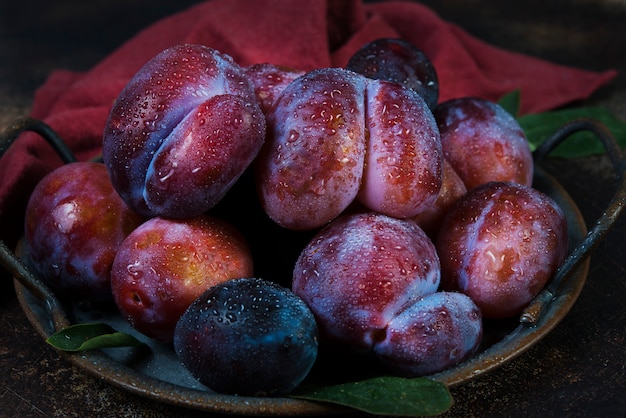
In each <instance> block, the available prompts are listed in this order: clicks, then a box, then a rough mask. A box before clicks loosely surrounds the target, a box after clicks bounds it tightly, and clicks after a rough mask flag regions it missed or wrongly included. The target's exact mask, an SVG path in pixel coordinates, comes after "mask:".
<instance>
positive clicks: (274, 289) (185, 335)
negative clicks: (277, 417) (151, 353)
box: [174, 278, 318, 396]
mask: <svg viewBox="0 0 626 418" xmlns="http://www.w3.org/2000/svg"><path fill="white" fill-rule="evenodd" d="M174 349H175V351H176V354H177V355H178V356H179V358H180V359H181V362H182V363H183V365H184V366H185V367H186V368H187V369H188V370H189V371H190V372H191V374H192V375H193V376H195V377H196V378H197V379H198V380H199V381H200V382H201V383H203V384H204V385H206V386H208V387H210V388H211V389H213V390H215V391H217V392H220V393H227V394H237V395H244V396H246V395H247V396H277V395H284V394H287V393H289V392H291V391H292V390H293V389H295V388H296V387H297V386H298V385H299V384H300V383H301V382H302V380H304V378H305V377H306V376H307V375H308V373H309V371H310V370H311V368H312V367H313V364H314V363H315V360H316V358H317V350H318V330H317V325H316V323H315V317H314V316H313V314H312V312H311V310H310V309H309V308H308V306H307V305H306V304H305V303H304V302H303V301H302V300H301V299H300V298H298V297H297V296H296V295H295V294H294V293H293V292H291V291H290V290H289V289H287V288H284V287H281V286H279V285H277V284H275V283H273V282H270V281H267V280H262V279H257V278H240V279H234V280H229V281H226V282H224V283H221V284H218V285H216V286H214V287H212V288H210V289H209V290H207V291H206V292H205V293H204V294H202V295H201V296H200V297H198V299H196V301H194V302H193V304H192V305H191V306H189V308H188V309H187V310H186V311H185V313H184V314H183V315H182V316H181V318H180V320H179V321H178V324H177V326H176V331H175V334H174Z"/></svg>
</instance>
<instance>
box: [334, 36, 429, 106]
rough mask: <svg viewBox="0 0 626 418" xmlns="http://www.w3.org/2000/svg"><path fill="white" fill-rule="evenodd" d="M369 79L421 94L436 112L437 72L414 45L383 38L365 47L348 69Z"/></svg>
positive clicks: (347, 66)
mask: <svg viewBox="0 0 626 418" xmlns="http://www.w3.org/2000/svg"><path fill="white" fill-rule="evenodd" d="M346 68H347V69H348V70H352V71H354V72H357V73H359V74H363V75H364V76H366V77H369V78H373V79H377V80H387V81H392V82H395V83H398V84H400V85H402V86H403V87H405V88H409V89H411V90H414V91H416V92H417V93H418V94H420V95H421V96H422V97H423V98H424V100H425V101H426V103H427V104H428V107H430V108H431V109H434V108H435V106H436V105H437V101H438V99H439V80H438V77H437V71H436V70H435V67H434V66H433V64H432V62H431V61H430V59H429V58H428V57H427V56H426V54H424V52H423V51H422V50H421V49H419V48H417V47H416V46H415V45H413V44H412V43H410V42H408V41H406V40H403V39H396V38H380V39H376V40H374V41H371V42H369V43H367V44H365V45H363V46H362V47H361V48H360V49H359V50H358V51H356V52H355V53H354V55H352V57H350V60H349V61H348V64H347V65H346Z"/></svg>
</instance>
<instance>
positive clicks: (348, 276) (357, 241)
mask: <svg viewBox="0 0 626 418" xmlns="http://www.w3.org/2000/svg"><path fill="white" fill-rule="evenodd" d="M439 266H440V264H439V258H438V255H437V252H436V249H435V246H434V244H433V243H432V241H431V240H430V239H429V238H428V236H427V235H426V234H425V233H424V232H423V231H422V230H421V229H420V228H419V227H418V226H417V225H416V224H415V223H414V222H412V221H410V220H403V219H397V218H392V217H389V216H387V215H383V214H380V213H375V212H366V213H358V214H353V215H343V216H341V217H339V218H337V219H335V220H334V221H332V222H331V223H330V224H329V225H328V226H326V227H325V228H323V229H322V230H321V231H320V232H319V233H318V234H317V235H316V236H315V237H314V238H313V239H312V240H311V242H310V243H309V245H308V246H307V247H305V249H304V250H303V251H302V253H301V255H300V258H299V259H298V261H297V262H296V266H295V269H294V274H293V283H292V290H293V291H294V293H295V294H296V295H298V296H300V297H301V298H302V299H303V300H304V301H305V302H306V303H307V305H308V306H309V307H310V308H311V311H312V312H313V314H314V315H315V318H316V320H317V324H318V328H319V332H320V350H322V349H324V352H328V353H332V354H331V355H345V354H349V355H351V356H352V355H354V354H356V355H357V356H362V357H369V356H373V357H374V358H375V359H377V360H378V362H379V363H380V364H381V365H383V366H384V367H386V368H387V369H388V370H389V371H391V372H392V373H395V374H397V375H401V376H406V377H415V376H422V375H425V374H430V373H434V372H436V371H440V370H443V369H445V368H448V367H450V366H452V365H455V364H457V363H459V362H460V361H462V360H464V359H466V358H467V357H468V356H470V355H471V354H472V353H473V352H474V351H475V350H476V348H477V347H478V345H479V343H480V341H481V339H482V329H483V328H482V316H481V314H480V310H479V309H478V307H477V306H476V304H475V303H474V302H473V301H472V300H471V299H470V298H469V297H468V296H466V295H464V294H462V293H456V292H439V291H438V287H439V284H440V267H439Z"/></svg>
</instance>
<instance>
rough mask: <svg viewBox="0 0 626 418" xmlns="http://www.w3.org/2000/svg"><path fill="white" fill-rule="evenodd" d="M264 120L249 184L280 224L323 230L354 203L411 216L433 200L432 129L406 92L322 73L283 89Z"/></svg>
mask: <svg viewBox="0 0 626 418" xmlns="http://www.w3.org/2000/svg"><path fill="white" fill-rule="evenodd" d="M267 120H268V136H267V141H266V143H265V145H264V147H263V149H262V150H261V153H260V154H259V157H258V159H257V164H256V168H257V184H258V190H259V196H260V200H261V202H262V204H263V207H264V209H265V210H266V212H267V214H268V215H269V217H270V218H272V219H273V220H274V221H275V222H276V223H278V224H279V225H281V226H284V227H286V228H289V229H295V230H311V229H314V228H317V227H320V226H323V225H325V224H327V223H328V222H329V221H331V220H332V219H334V218H336V217H337V216H339V215H340V214H341V213H342V212H343V211H344V210H345V209H346V208H347V207H348V206H349V205H350V204H352V203H353V202H354V201H358V202H360V203H362V204H363V205H364V206H365V207H367V208H368V209H370V210H374V211H378V212H381V213H384V214H386V215H389V216H394V217H409V216H415V215H417V214H418V213H419V212H420V211H422V210H425V209H426V208H427V207H429V206H430V205H432V204H433V203H434V201H435V199H436V198H437V195H438V193H439V189H440V187H441V182H442V164H443V157H442V151H441V143H440V139H439V131H438V128H437V125H436V121H435V119H434V117H433V115H432V112H431V111H430V109H429V108H428V106H426V104H425V102H424V100H423V99H422V98H421V97H420V96H419V95H418V94H417V93H415V92H413V91H412V90H408V89H405V88H403V87H401V86H400V85H398V84H395V83H390V82H387V81H381V80H371V79H368V78H366V77H364V76H362V75H359V74H357V73H354V72H352V71H348V70H345V69H340V68H324V69H320V70H315V71H312V72H309V73H307V74H305V75H303V76H301V77H299V78H297V79H296V80H295V81H293V82H292V83H291V84H289V86H287V88H285V90H283V93H282V94H281V95H280V96H279V97H278V99H277V101H276V102H275V104H274V106H273V107H272V108H271V109H270V111H269V113H268V115H267Z"/></svg>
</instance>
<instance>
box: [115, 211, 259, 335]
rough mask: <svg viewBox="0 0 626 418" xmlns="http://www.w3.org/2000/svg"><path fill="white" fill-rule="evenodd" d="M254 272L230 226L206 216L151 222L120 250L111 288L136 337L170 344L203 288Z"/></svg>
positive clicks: (245, 247) (243, 243)
mask: <svg viewBox="0 0 626 418" xmlns="http://www.w3.org/2000/svg"><path fill="white" fill-rule="evenodd" d="M252 273H253V262H252V256H251V254H250V249H249V247H248V244H247V242H246V241H245V239H244V238H243V236H242V235H241V234H240V232H239V230H237V229H235V228H234V227H233V226H232V225H231V224H230V223H227V222H225V221H223V220H221V219H219V218H215V217H212V216H208V215H199V216H196V217H193V218H186V219H166V218H161V217H155V218H151V219H149V220H148V221H146V222H145V223H143V224H142V225H141V226H139V227H138V228H136V229H135V230H134V231H133V232H132V233H130V234H129V235H128V237H127V238H126V239H125V240H124V242H122V244H121V245H120V247H119V249H118V252H117V255H116V256H115V260H114V262H113V268H112V270H111V289H112V292H113V296H114V300H115V303H116V305H117V307H118V308H119V310H120V312H121V313H122V315H123V316H124V317H125V318H126V319H127V320H128V321H129V323H130V324H131V325H132V326H133V327H134V328H135V329H136V330H138V331H139V332H141V333H143V334H145V335H147V336H149V337H151V338H154V339H156V340H159V341H163V342H171V341H172V338H173V335H174V328H175V326H176V322H177V321H178V318H179V317H180V315H182V314H183V312H184V311H185V309H187V307H188V306H189V305H190V304H191V303H192V302H193V301H194V300H195V299H196V298H197V297H198V296H199V295H200V294H202V293H203V292H204V291H206V289H208V288H209V287H211V286H214V285H216V284H218V283H221V282H224V281H226V280H229V279H233V278H237V277H247V276H250V275H252Z"/></svg>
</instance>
